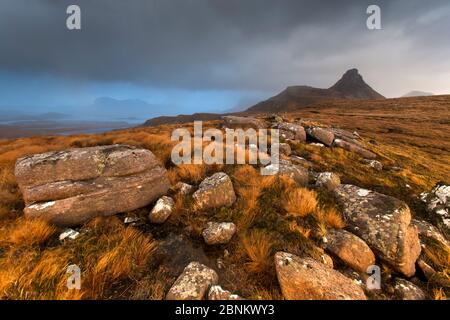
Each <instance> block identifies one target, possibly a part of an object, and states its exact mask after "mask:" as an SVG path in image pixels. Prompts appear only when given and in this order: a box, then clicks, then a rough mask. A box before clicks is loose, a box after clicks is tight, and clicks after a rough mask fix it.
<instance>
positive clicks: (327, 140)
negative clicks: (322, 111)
mask: <svg viewBox="0 0 450 320" xmlns="http://www.w3.org/2000/svg"><path fill="white" fill-rule="evenodd" d="M306 133H307V134H308V136H310V137H311V138H313V139H315V140H317V141H320V142H322V143H323V144H325V145H327V146H329V147H331V146H332V145H333V141H334V133H333V132H332V131H331V130H328V129H326V128H320V127H309V128H306Z"/></svg>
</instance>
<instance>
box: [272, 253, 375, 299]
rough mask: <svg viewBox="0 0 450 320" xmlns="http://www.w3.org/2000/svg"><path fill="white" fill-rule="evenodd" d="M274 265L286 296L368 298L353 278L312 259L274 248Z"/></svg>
mask: <svg viewBox="0 0 450 320" xmlns="http://www.w3.org/2000/svg"><path fill="white" fill-rule="evenodd" d="M275 268H276V272H277V277H278V282H279V283H280V287H281V292H282V293H283V296H284V297H285V299H287V300H366V299H367V298H366V296H365V295H364V292H363V290H362V289H361V287H359V286H358V285H357V284H356V283H355V282H353V281H352V280H351V279H349V278H347V277H345V276H344V275H343V274H341V273H339V272H338V271H336V270H333V269H331V268H330V267H328V266H326V265H325V264H323V263H320V262H317V261H316V260H314V259H311V258H300V257H298V256H295V255H293V254H290V253H285V252H277V253H276V254H275Z"/></svg>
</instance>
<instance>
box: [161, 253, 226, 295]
mask: <svg viewBox="0 0 450 320" xmlns="http://www.w3.org/2000/svg"><path fill="white" fill-rule="evenodd" d="M218 281H219V276H218V275H217V273H216V272H215V271H214V270H213V269H210V268H208V267H207V266H205V265H203V264H201V263H199V262H196V261H194V262H191V263H189V264H188V265H187V267H186V268H184V270H183V272H182V273H181V275H180V276H179V277H178V279H177V280H176V281H175V283H174V284H173V285H172V287H171V288H170V289H169V292H168V293H167V295H166V300H202V299H203V298H204V297H205V295H206V293H207V292H208V290H209V288H210V287H211V286H213V285H216V284H217V283H218Z"/></svg>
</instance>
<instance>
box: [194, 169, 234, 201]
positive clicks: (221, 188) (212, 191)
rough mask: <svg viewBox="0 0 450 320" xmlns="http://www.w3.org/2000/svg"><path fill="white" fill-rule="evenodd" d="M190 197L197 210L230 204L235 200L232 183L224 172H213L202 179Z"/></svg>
mask: <svg viewBox="0 0 450 320" xmlns="http://www.w3.org/2000/svg"><path fill="white" fill-rule="evenodd" d="M192 197H193V199H194V204H195V207H196V208H197V209H198V210H208V209H214V208H220V207H224V206H231V205H232V204H233V203H234V202H235V201H236V194H235V193H234V189H233V183H232V182H231V179H230V177H229V176H228V175H227V174H226V173H224V172H218V173H215V174H213V175H212V176H210V177H208V178H206V179H205V180H203V181H202V182H201V183H200V186H199V188H198V190H197V191H195V192H194V194H193V195H192Z"/></svg>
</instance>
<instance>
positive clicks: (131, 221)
mask: <svg viewBox="0 0 450 320" xmlns="http://www.w3.org/2000/svg"><path fill="white" fill-rule="evenodd" d="M140 220H141V218H139V217H136V216H128V217H125V219H124V220H123V223H125V224H135V223H137V222H139V221H140Z"/></svg>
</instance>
